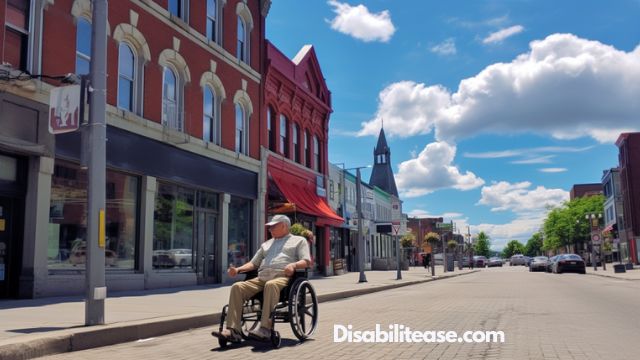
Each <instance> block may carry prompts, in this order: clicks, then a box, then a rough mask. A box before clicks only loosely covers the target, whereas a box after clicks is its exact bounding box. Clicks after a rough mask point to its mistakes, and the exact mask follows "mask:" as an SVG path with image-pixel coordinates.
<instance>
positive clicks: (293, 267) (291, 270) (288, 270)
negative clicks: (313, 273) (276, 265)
mask: <svg viewBox="0 0 640 360" xmlns="http://www.w3.org/2000/svg"><path fill="white" fill-rule="evenodd" d="M295 272H296V264H295V263H291V264H289V265H287V266H285V267H284V274H285V275H286V276H287V277H292V276H293V273H295Z"/></svg>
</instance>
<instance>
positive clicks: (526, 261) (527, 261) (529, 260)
mask: <svg viewBox="0 0 640 360" xmlns="http://www.w3.org/2000/svg"><path fill="white" fill-rule="evenodd" d="M531 260H533V258H532V257H529V256H525V257H524V261H525V264H524V266H529V264H531Z"/></svg>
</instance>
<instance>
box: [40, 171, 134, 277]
mask: <svg viewBox="0 0 640 360" xmlns="http://www.w3.org/2000/svg"><path fill="white" fill-rule="evenodd" d="M106 180H107V184H106V212H105V220H106V223H105V235H106V238H105V240H106V247H105V265H106V268H107V269H135V266H136V261H135V260H136V238H137V226H138V220H137V214H138V196H139V192H140V191H139V179H138V178H137V177H135V176H130V175H127V174H124V173H121V172H117V171H112V170H107V176H106ZM86 189H87V173H86V172H84V171H81V170H80V167H79V166H77V165H76V164H73V163H69V162H66V161H61V160H56V164H55V169H54V174H53V177H52V179H51V206H50V210H49V240H48V247H47V259H48V264H49V269H84V268H85V264H86V251H87V246H86V235H87V190H86Z"/></svg>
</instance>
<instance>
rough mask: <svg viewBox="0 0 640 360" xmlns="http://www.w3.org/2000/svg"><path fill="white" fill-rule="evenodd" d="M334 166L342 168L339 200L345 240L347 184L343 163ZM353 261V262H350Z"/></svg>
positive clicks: (347, 229)
mask: <svg viewBox="0 0 640 360" xmlns="http://www.w3.org/2000/svg"><path fill="white" fill-rule="evenodd" d="M335 165H340V167H342V189H341V190H342V199H340V200H341V201H342V218H343V219H344V227H345V229H344V230H343V234H342V238H343V239H345V238H346V234H347V232H348V231H349V222H348V220H347V182H346V177H345V175H344V173H345V168H344V167H345V164H344V163H337V164H335ZM347 256H349V259H351V254H349V253H347ZM351 261H353V260H351Z"/></svg>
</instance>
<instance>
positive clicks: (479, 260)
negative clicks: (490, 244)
mask: <svg viewBox="0 0 640 360" xmlns="http://www.w3.org/2000/svg"><path fill="white" fill-rule="evenodd" d="M487 262H488V260H487V258H486V257H484V256H474V257H473V267H487Z"/></svg>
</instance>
